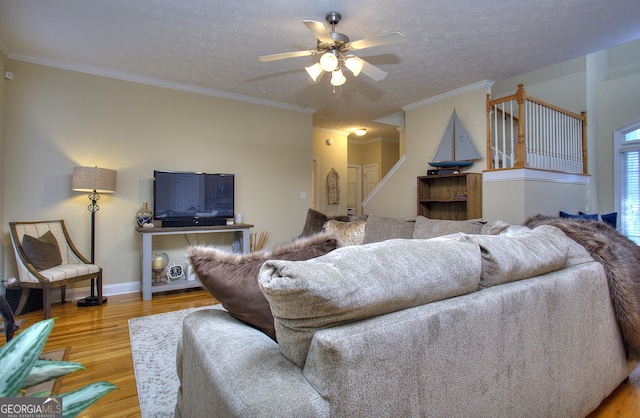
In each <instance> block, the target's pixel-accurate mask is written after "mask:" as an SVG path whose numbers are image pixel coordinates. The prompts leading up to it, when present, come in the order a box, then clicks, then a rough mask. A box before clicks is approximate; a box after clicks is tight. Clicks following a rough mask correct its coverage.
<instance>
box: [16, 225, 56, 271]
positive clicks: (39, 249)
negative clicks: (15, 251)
mask: <svg viewBox="0 0 640 418" xmlns="http://www.w3.org/2000/svg"><path fill="white" fill-rule="evenodd" d="M22 250H23V251H24V254H25V255H26V256H27V260H29V262H30V263H31V264H33V266H34V267H35V268H36V270H38V271H41V270H46V269H50V268H51V267H55V266H59V265H60V264H62V256H61V255H60V247H58V241H57V240H56V237H54V236H53V234H52V233H51V231H47V232H45V233H44V234H42V236H40V237H39V238H36V237H32V236H31V235H27V234H25V235H24V236H23V237H22Z"/></svg>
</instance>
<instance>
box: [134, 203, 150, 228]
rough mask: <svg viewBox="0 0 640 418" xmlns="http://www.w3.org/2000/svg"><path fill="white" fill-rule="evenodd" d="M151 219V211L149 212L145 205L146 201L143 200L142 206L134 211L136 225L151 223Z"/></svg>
mask: <svg viewBox="0 0 640 418" xmlns="http://www.w3.org/2000/svg"><path fill="white" fill-rule="evenodd" d="M152 219H153V212H151V210H150V209H149V207H148V206H147V202H144V203H143V204H142V207H141V208H140V209H138V211H137V212H136V222H138V226H144V225H145V224H148V223H151V220H152Z"/></svg>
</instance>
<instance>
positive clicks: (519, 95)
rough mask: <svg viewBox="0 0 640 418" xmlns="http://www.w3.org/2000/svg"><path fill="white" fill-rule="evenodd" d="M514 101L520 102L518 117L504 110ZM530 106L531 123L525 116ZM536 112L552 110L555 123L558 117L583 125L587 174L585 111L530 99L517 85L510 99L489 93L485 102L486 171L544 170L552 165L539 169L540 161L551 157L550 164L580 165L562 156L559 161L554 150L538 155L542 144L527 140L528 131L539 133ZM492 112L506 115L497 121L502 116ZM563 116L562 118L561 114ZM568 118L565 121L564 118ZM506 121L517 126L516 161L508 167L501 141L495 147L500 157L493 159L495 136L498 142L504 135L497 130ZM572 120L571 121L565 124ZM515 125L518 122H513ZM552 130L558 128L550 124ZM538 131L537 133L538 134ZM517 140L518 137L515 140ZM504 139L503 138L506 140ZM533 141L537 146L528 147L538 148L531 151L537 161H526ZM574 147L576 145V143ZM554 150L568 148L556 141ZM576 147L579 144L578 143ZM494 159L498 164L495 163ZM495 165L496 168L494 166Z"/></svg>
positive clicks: (586, 171)
mask: <svg viewBox="0 0 640 418" xmlns="http://www.w3.org/2000/svg"><path fill="white" fill-rule="evenodd" d="M513 102H517V107H518V112H517V113H518V115H517V117H516V116H515V115H512V114H511V113H510V112H507V111H506V109H505V106H506V105H507V104H508V103H513ZM499 105H502V109H501V108H499V107H498V106H499ZM530 106H532V107H531V109H532V110H527V114H528V115H529V117H532V118H533V119H532V120H531V121H528V120H526V119H527V117H526V115H525V108H526V109H530ZM533 109H546V110H543V111H544V112H546V111H549V112H550V114H552V115H556V116H553V118H554V120H556V118H558V119H559V120H563V121H565V122H563V123H575V122H577V121H580V122H581V129H582V132H581V136H582V138H581V146H582V150H581V155H580V154H579V155H580V157H581V159H582V161H581V163H582V170H581V171H582V172H583V173H584V174H588V164H587V156H588V153H587V136H586V135H587V134H586V124H587V118H586V112H582V113H581V114H580V115H578V114H576V113H573V112H571V111H568V110H566V109H563V108H561V107H559V106H556V105H554V104H551V103H549V102H546V101H544V100H541V99H538V98H536V97H533V96H528V95H527V93H526V91H525V89H524V85H523V84H522V83H521V84H518V89H517V91H516V93H515V94H511V95H509V96H505V97H501V98H498V99H491V95H490V94H487V101H486V110H487V170H496V169H503V168H508V167H512V168H524V167H529V166H532V167H536V168H545V167H546V165H547V164H549V163H544V165H543V166H540V165H539V164H540V161H541V160H540V158H542V159H543V160H544V159H545V158H548V159H549V161H552V162H551V164H556V165H557V164H560V165H562V164H566V165H567V166H568V167H570V166H571V164H573V162H574V161H575V162H577V161H578V160H577V159H576V160H573V159H571V158H568V159H562V157H560V159H558V157H557V156H556V155H555V153H554V151H553V150H551V154H546V155H545V154H544V153H543V154H539V153H538V152H539V151H540V148H539V146H540V143H539V142H538V140H537V139H533V138H527V137H526V136H527V135H528V134H527V132H528V131H529V134H531V133H532V130H531V129H534V130H537V129H538V126H539V121H538V118H537V117H534V116H533V114H532V113H531V112H532V111H534V110H533ZM492 112H498V113H502V114H503V115H502V116H501V117H500V120H498V117H499V115H498V114H496V115H494V116H493V119H492V116H491V113H492ZM536 112H540V110H537V111H536ZM558 114H560V115H558ZM565 117H566V119H565ZM506 120H511V124H512V126H514V127H515V126H517V142H516V143H515V144H514V143H513V142H511V147H512V148H511V149H512V151H511V152H513V151H515V155H513V154H512V157H511V158H513V160H511V161H510V163H509V164H508V167H507V166H505V165H504V164H503V163H504V161H505V160H504V159H502V157H500V156H499V155H500V154H503V153H504V152H505V150H504V149H501V148H500V146H499V144H498V142H496V143H495V146H496V150H495V152H497V153H498V154H496V156H494V149H493V148H492V137H491V136H492V134H494V135H496V141H499V140H500V138H501V136H500V135H499V134H498V133H497V131H495V129H497V128H498V126H500V124H501V123H505V124H506ZM566 121H569V122H566ZM570 121H574V122H570ZM492 122H493V123H494V125H495V126H494V127H492ZM514 122H515V123H514ZM530 123H533V125H531V127H530V128H527V125H528V124H530ZM549 127H550V128H551V129H552V130H553V129H557V128H556V127H552V126H550V125H547V128H546V129H549ZM492 129H494V131H492ZM536 132H537V131H536ZM503 134H504V126H503ZM536 138H538V136H537V135H536ZM514 139H515V138H514ZM576 139H577V138H575V137H574V140H576ZM503 140H504V138H503ZM531 140H534V141H535V143H531V144H529V148H531V147H532V146H533V147H535V148H534V149H536V150H537V151H533V152H535V154H531V153H532V151H531V149H530V150H529V153H530V154H529V158H534V159H533V160H532V161H527V158H528V154H527V141H531ZM577 140H578V141H580V139H577ZM574 144H576V143H575V142H574ZM551 146H552V147H557V146H560V147H562V146H565V145H560V144H558V143H557V142H556V143H552V145H551ZM576 146H577V144H576ZM494 160H495V161H494ZM498 164H500V166H498ZM494 165H496V166H495V167H494ZM571 172H575V171H571Z"/></svg>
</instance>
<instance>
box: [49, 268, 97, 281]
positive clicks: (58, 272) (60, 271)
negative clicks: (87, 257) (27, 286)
mask: <svg viewBox="0 0 640 418" xmlns="http://www.w3.org/2000/svg"><path fill="white" fill-rule="evenodd" d="M99 271H100V267H99V266H97V265H95V264H60V265H59V266H53V267H51V268H48V269H46V270H41V271H40V275H41V276H43V277H44V278H45V279H47V280H48V281H50V282H57V281H59V280H66V279H72V278H74V277H80V276H84V275H87V274H94V273H97V272H99Z"/></svg>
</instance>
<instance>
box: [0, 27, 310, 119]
mask: <svg viewBox="0 0 640 418" xmlns="http://www.w3.org/2000/svg"><path fill="white" fill-rule="evenodd" d="M0 48H2V42H1V39H0ZM6 55H7V54H5V56H6ZM7 58H10V59H12V60H16V61H24V62H28V63H31V64H38V65H44V66H47V67H53V68H59V69H62V70H69V71H75V72H78V73H84V74H91V75H97V76H100V77H106V78H113V79H116V80H122V81H130V82H132V83H138V84H145V85H148V86H154V87H161V88H166V89H171V90H178V91H184V92H187V93H195V94H201V95H203V96H212V97H218V98H221V99H230V100H236V101H239V102H245V103H251V104H257V105H262V106H269V107H275V108H279V109H285V110H292V111H295V112H302V113H313V112H315V111H316V109H314V108H311V107H302V106H295V105H291V104H287V103H281V102H276V101H273V100H266V99H258V98H256V97H249V96H243V95H240V94H234V93H228V92H224V91H220V90H213V89H206V88H202V87H196V86H191V85H188V84H182V83H173V82H169V81H163V80H158V79H155V78H151V77H141V76H138V75H134V74H129V73H123V72H119V71H111V70H105V69H104V68H97V67H92V66H88V65H80V64H74V63H68V62H63V61H56V60H46V59H41V58H35V57H31V56H27V55H19V54H9V55H8V56H7Z"/></svg>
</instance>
